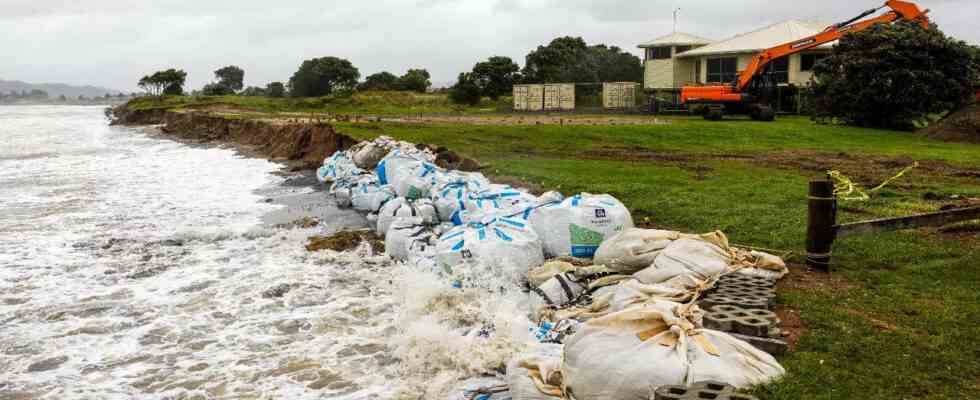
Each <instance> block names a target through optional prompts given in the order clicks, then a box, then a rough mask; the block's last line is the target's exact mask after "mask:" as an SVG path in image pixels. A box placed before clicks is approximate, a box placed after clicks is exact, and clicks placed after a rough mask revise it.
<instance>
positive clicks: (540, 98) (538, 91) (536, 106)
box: [527, 85, 544, 111]
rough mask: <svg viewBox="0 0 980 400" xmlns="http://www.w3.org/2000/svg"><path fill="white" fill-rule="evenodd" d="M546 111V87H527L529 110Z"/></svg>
mask: <svg viewBox="0 0 980 400" xmlns="http://www.w3.org/2000/svg"><path fill="white" fill-rule="evenodd" d="M543 109H544V85H527V110H528V111H541V110H543Z"/></svg>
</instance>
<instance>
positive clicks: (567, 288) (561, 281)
mask: <svg viewBox="0 0 980 400" xmlns="http://www.w3.org/2000/svg"><path fill="white" fill-rule="evenodd" d="M555 279H557V280H558V284H559V285H561V290H563V291H564V292H565V297H566V298H567V299H568V301H569V302H571V301H572V300H574V299H575V298H576V297H578V296H576V295H575V293H573V292H572V288H571V287H570V286H568V282H567V281H566V280H565V279H566V275H565V274H558V275H555Z"/></svg>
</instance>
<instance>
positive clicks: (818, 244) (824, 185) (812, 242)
mask: <svg viewBox="0 0 980 400" xmlns="http://www.w3.org/2000/svg"><path fill="white" fill-rule="evenodd" d="M836 224H837V199H836V198H835V197H834V183H833V182H830V181H812V182H810V196H809V217H808V218H807V229H806V253H807V254H806V265H808V266H810V267H812V268H816V269H819V270H822V271H826V272H830V255H831V253H832V248H833V245H834V238H835V236H836V233H835V232H834V225H836Z"/></svg>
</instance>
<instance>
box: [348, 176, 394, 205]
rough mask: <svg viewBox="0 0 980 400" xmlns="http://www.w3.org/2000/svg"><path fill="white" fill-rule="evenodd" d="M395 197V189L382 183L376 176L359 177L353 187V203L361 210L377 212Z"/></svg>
mask: <svg viewBox="0 0 980 400" xmlns="http://www.w3.org/2000/svg"><path fill="white" fill-rule="evenodd" d="M395 197H396V196H395V190H394V189H392V188H391V186H389V185H381V184H380V183H378V181H377V178H375V177H374V176H369V177H368V178H360V179H358V180H357V182H356V183H354V186H353V187H352V188H351V204H352V205H353V206H354V209H356V210H359V211H365V212H376V211H378V210H380V209H381V207H382V206H384V204H385V203H387V202H388V201H389V200H391V199H394V198H395Z"/></svg>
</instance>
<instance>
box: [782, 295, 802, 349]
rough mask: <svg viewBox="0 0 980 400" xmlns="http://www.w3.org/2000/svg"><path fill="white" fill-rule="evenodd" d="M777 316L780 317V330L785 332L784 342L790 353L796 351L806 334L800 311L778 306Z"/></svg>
mask: <svg viewBox="0 0 980 400" xmlns="http://www.w3.org/2000/svg"><path fill="white" fill-rule="evenodd" d="M776 315H777V316H778V317H779V321H780V322H779V330H780V331H782V332H783V340H785V341H786V344H787V345H789V351H791V352H792V351H796V346H797V344H798V343H799V342H800V338H801V337H803V335H804V334H806V331H807V327H806V323H805V322H803V318H800V310H797V309H794V308H792V307H790V306H786V305H782V304H780V305H777V306H776Z"/></svg>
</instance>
